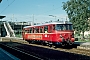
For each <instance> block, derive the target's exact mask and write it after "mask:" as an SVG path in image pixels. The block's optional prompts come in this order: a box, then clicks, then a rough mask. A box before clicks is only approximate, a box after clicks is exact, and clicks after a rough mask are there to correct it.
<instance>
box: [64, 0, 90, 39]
mask: <svg viewBox="0 0 90 60" xmlns="http://www.w3.org/2000/svg"><path fill="white" fill-rule="evenodd" d="M63 9H64V10H65V11H66V12H67V14H68V18H69V20H70V21H71V22H72V23H73V28H74V29H75V30H77V31H78V32H79V33H80V32H82V33H83V38H84V32H85V31H86V30H88V27H89V26H88V22H87V21H88V18H89V17H90V0H69V1H67V2H63Z"/></svg>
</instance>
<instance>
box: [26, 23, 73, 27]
mask: <svg viewBox="0 0 90 60" xmlns="http://www.w3.org/2000/svg"><path fill="white" fill-rule="evenodd" d="M50 24H72V23H71V22H68V21H66V22H63V21H57V22H50V23H44V24H38V25H33V26H25V27H24V28H29V27H36V26H44V25H50Z"/></svg>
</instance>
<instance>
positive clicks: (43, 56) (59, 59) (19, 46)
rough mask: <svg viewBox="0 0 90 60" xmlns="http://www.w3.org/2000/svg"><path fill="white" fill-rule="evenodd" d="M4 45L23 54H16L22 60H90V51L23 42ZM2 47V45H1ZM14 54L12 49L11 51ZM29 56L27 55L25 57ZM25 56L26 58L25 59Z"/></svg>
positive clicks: (4, 43) (3, 43)
mask: <svg viewBox="0 0 90 60" xmlns="http://www.w3.org/2000/svg"><path fill="white" fill-rule="evenodd" d="M1 44H2V45H6V46H9V47H12V48H13V49H16V50H17V51H21V52H23V51H24V52H23V54H20V55H22V56H20V55H18V54H16V53H17V52H16V53H14V54H16V56H17V57H19V56H20V57H19V58H20V59H24V60H26V59H28V60H29V59H32V58H30V57H29V56H30V55H31V57H32V56H34V57H33V58H34V59H35V60H37V59H40V60H50V59H51V60H63V59H66V60H82V59H83V60H90V52H89V51H88V50H80V49H76V48H72V49H65V48H57V49H55V48H50V47H48V46H42V45H37V44H28V43H27V42H25V41H22V40H19V41H18V40H13V41H10V42H9V41H8V42H2V43H1ZM0 46H1V45H0ZM9 50H10V51H12V52H13V50H12V49H9ZM25 54H27V55H25ZM24 55H25V56H24ZM23 56H24V58H23Z"/></svg>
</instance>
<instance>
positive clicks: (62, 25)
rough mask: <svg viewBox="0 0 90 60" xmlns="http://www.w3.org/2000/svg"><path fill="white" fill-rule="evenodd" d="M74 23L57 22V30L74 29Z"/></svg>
mask: <svg viewBox="0 0 90 60" xmlns="http://www.w3.org/2000/svg"><path fill="white" fill-rule="evenodd" d="M72 29H73V28H72V24H57V25H56V27H55V30H72Z"/></svg>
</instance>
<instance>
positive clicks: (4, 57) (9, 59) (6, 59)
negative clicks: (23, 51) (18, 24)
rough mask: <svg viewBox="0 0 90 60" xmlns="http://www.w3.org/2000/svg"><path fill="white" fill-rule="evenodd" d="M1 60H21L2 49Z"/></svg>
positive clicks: (0, 49)
mask: <svg viewBox="0 0 90 60" xmlns="http://www.w3.org/2000/svg"><path fill="white" fill-rule="evenodd" d="M0 60H20V59H19V58H17V57H15V56H13V55H12V54H10V53H8V52H7V51H5V50H3V49H2V48H0Z"/></svg>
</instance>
